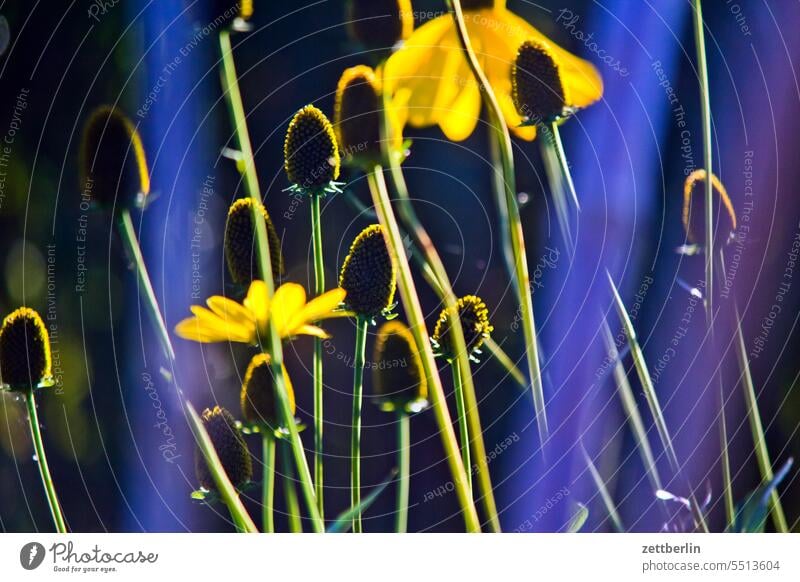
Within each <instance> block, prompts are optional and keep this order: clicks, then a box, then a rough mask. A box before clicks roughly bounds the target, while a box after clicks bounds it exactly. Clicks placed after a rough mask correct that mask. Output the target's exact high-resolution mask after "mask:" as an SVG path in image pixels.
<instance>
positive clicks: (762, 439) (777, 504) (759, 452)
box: [736, 308, 789, 533]
mask: <svg viewBox="0 0 800 582" xmlns="http://www.w3.org/2000/svg"><path fill="white" fill-rule="evenodd" d="M736 355H737V356H738V359H739V368H740V370H741V372H742V380H743V383H742V387H743V388H744V398H745V402H747V419H748V421H749V422H750V432H751V433H752V434H753V445H754V449H753V450H754V452H755V455H756V460H757V461H758V470H759V472H760V473H761V481H762V482H763V483H769V482H770V481H772V479H773V478H774V477H775V474H774V473H773V472H772V461H771V460H770V458H769V451H768V449H767V439H766V436H765V435H764V427H763V426H762V425H761V414H760V413H759V411H758V400H757V398H756V390H755V386H754V384H753V376H752V374H750V362H749V360H748V358H747V348H745V345H744V334H743V333H742V319H741V317H740V316H739V309H738V308H736ZM769 505H770V511H771V513H772V521H773V523H774V524H775V529H776V530H777V531H778V532H780V533H788V532H789V524H788V522H787V521H786V514H785V513H784V512H783V505H782V504H781V496H780V495H779V494H778V492H777V491H776V490H774V489H773V491H772V493H771V494H770V498H769Z"/></svg>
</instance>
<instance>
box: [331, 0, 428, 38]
mask: <svg viewBox="0 0 800 582" xmlns="http://www.w3.org/2000/svg"><path fill="white" fill-rule="evenodd" d="M347 20H348V32H349V33H350V36H351V37H352V38H353V40H355V41H357V42H360V43H361V44H362V45H364V46H365V47H366V48H368V49H389V48H391V47H393V46H394V45H395V44H397V43H398V42H400V41H401V40H405V39H407V38H408V37H409V36H411V33H412V32H413V30H414V12H413V10H412V8H411V0H350V3H349V8H348V11H347Z"/></svg>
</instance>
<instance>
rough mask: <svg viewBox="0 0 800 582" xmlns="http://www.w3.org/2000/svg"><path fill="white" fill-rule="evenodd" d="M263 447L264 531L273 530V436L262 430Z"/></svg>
mask: <svg viewBox="0 0 800 582" xmlns="http://www.w3.org/2000/svg"><path fill="white" fill-rule="evenodd" d="M262 444H263V448H264V458H263V462H264V481H263V483H262V489H261V495H262V497H261V511H262V517H263V521H264V523H263V524H262V526H261V527H262V529H263V531H265V532H266V533H273V532H274V531H275V516H274V504H275V437H274V436H273V435H272V434H271V433H270V432H269V431H268V430H266V429H265V430H264V433H263V434H262Z"/></svg>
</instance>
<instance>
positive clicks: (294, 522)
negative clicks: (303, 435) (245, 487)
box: [278, 439, 303, 533]
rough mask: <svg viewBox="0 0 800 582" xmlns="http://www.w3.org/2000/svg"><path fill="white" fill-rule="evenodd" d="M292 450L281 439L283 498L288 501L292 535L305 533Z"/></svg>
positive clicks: (287, 506)
mask: <svg viewBox="0 0 800 582" xmlns="http://www.w3.org/2000/svg"><path fill="white" fill-rule="evenodd" d="M287 447H288V448H287ZM290 449H291V447H290V445H287V444H286V443H285V442H284V440H283V439H281V441H280V443H278V450H279V452H280V455H281V467H282V468H283V496H284V498H285V499H286V513H287V514H288V515H287V519H288V520H289V531H290V532H292V533H303V522H302V520H301V519H300V504H299V503H298V502H297V491H295V488H294V471H293V470H292V459H291V456H290V455H289V452H290Z"/></svg>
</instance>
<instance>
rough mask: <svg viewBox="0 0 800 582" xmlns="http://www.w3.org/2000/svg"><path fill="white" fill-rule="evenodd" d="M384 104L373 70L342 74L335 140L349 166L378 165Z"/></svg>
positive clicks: (364, 68)
mask: <svg viewBox="0 0 800 582" xmlns="http://www.w3.org/2000/svg"><path fill="white" fill-rule="evenodd" d="M382 109H383V103H382V100H381V94H380V86H379V84H378V79H377V78H376V76H375V71H373V70H372V69H371V68H370V67H367V66H366V65H358V66H356V67H351V68H349V69H347V70H345V72H344V73H342V76H341V78H340V79H339V84H338V86H337V87H336V103H335V107H334V115H333V120H334V124H335V127H336V137H337V139H338V140H339V147H340V148H341V149H342V152H343V155H344V156H345V160H346V161H347V163H350V164H360V163H379V162H380V161H381V160H382V159H383V158H382V154H381V115H382V113H381V112H382Z"/></svg>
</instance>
